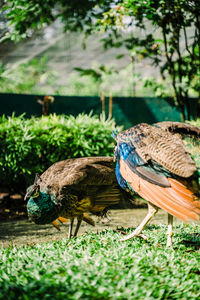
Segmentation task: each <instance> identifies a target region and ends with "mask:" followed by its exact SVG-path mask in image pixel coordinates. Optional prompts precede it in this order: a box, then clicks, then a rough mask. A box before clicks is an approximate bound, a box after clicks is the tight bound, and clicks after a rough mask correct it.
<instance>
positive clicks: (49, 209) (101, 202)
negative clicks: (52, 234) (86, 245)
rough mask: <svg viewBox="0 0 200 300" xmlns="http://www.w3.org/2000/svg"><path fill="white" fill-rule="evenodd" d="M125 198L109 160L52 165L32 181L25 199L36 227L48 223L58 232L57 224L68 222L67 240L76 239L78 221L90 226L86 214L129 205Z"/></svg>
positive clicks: (81, 160) (89, 219) (90, 219)
mask: <svg viewBox="0 0 200 300" xmlns="http://www.w3.org/2000/svg"><path fill="white" fill-rule="evenodd" d="M129 198H130V197H129V195H128V194H127V193H126V192H124V191H123V190H122V189H121V188H120V186H119V185H118V183H117V180H116V177H115V166H114V163H113V157H84V158H74V159H67V160H64V161H59V162H56V163H54V164H53V165H52V166H50V167H49V168H48V169H47V170H46V171H45V172H44V173H43V174H42V175H41V176H37V177H36V179H35V181H34V184H33V185H32V186H30V187H29V188H28V189H27V192H26V195H25V200H28V202H27V212H28V216H29V218H30V219H31V220H32V221H34V222H35V223H36V224H48V223H52V224H53V225H54V226H55V227H58V229H59V226H58V220H59V221H61V222H63V221H66V219H70V226H69V233H68V237H69V238H71V237H72V236H76V235H77V233H78V230H79V228H80V225H81V222H82V220H84V221H85V222H87V223H89V224H91V225H94V221H93V219H92V218H91V217H90V216H88V215H87V212H91V213H92V214H95V215H100V216H104V215H105V214H106V211H107V210H108V208H109V207H110V206H113V205H122V206H123V205H125V203H127V205H129V204H130V205H131V202H129ZM128 203H129V204H128ZM127 207H128V206H127ZM75 218H77V225H76V229H75V231H74V234H72V229H73V223H74V219H75Z"/></svg>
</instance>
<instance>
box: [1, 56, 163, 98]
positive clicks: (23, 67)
mask: <svg viewBox="0 0 200 300" xmlns="http://www.w3.org/2000/svg"><path fill="white" fill-rule="evenodd" d="M77 69H78V70H79V72H75V71H73V72H71V73H70V74H69V76H68V78H67V80H66V83H64V84H62V85H61V84H59V83H58V73H57V72H55V71H50V69H49V67H48V57H46V56H45V57H42V58H41V59H40V60H38V59H37V58H35V59H33V60H31V61H30V62H28V63H26V64H24V63H23V64H20V65H19V66H17V67H15V68H10V67H8V66H5V65H3V64H2V65H0V92H1V93H19V94H20V93H22V94H38V95H39V94H41V95H44V94H46V95H48V94H54V95H68V96H71V95H76V96H94V95H100V93H101V91H104V93H105V94H106V95H109V93H110V92H112V94H113V95H114V96H119V95H120V96H129V97H131V96H133V88H132V87H133V85H135V86H137V96H145V95H147V96H154V95H155V91H154V88H152V86H151V85H150V84H149V85H148V87H146V86H145V89H144V85H145V82H146V80H147V78H145V79H144V80H143V78H141V76H140V75H139V74H135V76H134V77H133V76H132V65H131V64H130V65H128V66H127V67H126V68H124V69H122V70H120V71H118V72H116V71H115V69H114V68H113V66H107V67H105V66H104V65H99V64H98V63H95V62H94V63H92V66H91V69H86V70H85V69H81V68H77ZM163 88H164V87H163Z"/></svg>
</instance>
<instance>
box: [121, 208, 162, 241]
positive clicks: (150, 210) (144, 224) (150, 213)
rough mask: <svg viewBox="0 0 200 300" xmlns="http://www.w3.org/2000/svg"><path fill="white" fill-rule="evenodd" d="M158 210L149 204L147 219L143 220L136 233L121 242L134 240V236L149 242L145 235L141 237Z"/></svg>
mask: <svg viewBox="0 0 200 300" xmlns="http://www.w3.org/2000/svg"><path fill="white" fill-rule="evenodd" d="M157 211H158V208H157V207H156V206H154V205H153V204H151V203H149V202H148V213H147V215H146V217H145V218H144V219H143V221H142V222H141V223H140V225H139V226H138V227H137V228H136V229H135V231H134V232H133V233H131V234H129V235H127V236H126V237H125V238H123V239H121V240H120V241H127V240H130V239H131V238H133V237H134V236H140V237H142V238H144V239H145V240H147V237H146V236H144V235H141V232H142V230H143V229H144V228H145V226H146V225H147V223H148V222H149V221H150V220H151V218H152V217H153V216H154V215H155V214H156V213H157Z"/></svg>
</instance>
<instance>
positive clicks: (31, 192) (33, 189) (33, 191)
mask: <svg viewBox="0 0 200 300" xmlns="http://www.w3.org/2000/svg"><path fill="white" fill-rule="evenodd" d="M40 181H41V178H40V176H39V175H38V174H36V176H35V180H34V184H33V185H31V186H29V187H28V188H27V190H26V195H25V197H24V200H25V201H26V200H28V199H30V198H34V199H35V198H38V197H39V195H40V186H39V182H40Z"/></svg>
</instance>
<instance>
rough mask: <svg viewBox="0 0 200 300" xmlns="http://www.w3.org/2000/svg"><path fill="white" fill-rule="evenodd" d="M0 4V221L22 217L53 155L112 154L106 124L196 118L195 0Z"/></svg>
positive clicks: (198, 24)
mask: <svg viewBox="0 0 200 300" xmlns="http://www.w3.org/2000/svg"><path fill="white" fill-rule="evenodd" d="M0 6H1V12H0V30H1V33H0V115H1V117H0V148H1V153H0V168H1V169H0V179H1V181H0V192H1V196H0V199H1V200H0V201H1V202H0V207H1V218H2V219H8V218H11V217H12V216H13V217H16V215H18V216H17V217H18V218H21V217H24V216H25V215H26V212H25V204H24V203H23V201H22V200H23V195H24V193H25V190H26V188H27V186H28V185H30V184H31V183H32V182H33V179H34V176H35V173H37V172H39V173H42V172H44V170H45V169H46V168H48V167H49V166H50V165H51V164H53V163H54V162H56V161H58V160H62V159H66V158H71V157H81V156H92V155H93V156H97V155H113V147H114V142H113V140H112V138H111V136H110V134H111V132H112V131H113V130H116V129H117V130H122V129H123V128H124V129H125V128H129V127H131V126H133V125H135V124H137V123H140V122H147V123H155V122H159V121H167V120H172V121H189V122H192V123H193V124H196V125H199V120H198V117H199V104H200V49H199V48H200V17H199V11H200V3H199V1H198V0H193V1H189V2H188V1H181V2H179V1H175V0H173V1H170V0H168V1H162V0H159V1H134V0H128V1H117V0H116V1H107V0H105V1H100V2H99V1H67V2H66V1H62V0H57V1H55V0H47V1H45V2H44V3H41V2H40V1H37V0H31V1H24V0H19V1H15V0H13V1H0ZM66 141H67V142H66Z"/></svg>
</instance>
